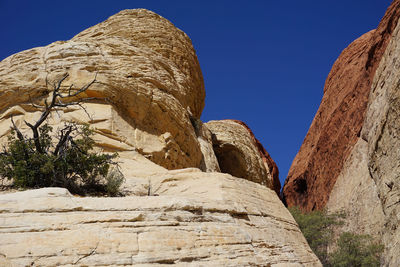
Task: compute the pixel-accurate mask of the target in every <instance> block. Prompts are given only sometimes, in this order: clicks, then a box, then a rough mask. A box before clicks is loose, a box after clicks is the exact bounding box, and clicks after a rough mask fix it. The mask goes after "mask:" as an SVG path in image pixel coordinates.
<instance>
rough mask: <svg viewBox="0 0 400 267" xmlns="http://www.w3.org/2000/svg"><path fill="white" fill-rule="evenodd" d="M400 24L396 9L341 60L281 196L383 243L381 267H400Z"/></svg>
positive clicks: (396, 3) (399, 9)
mask: <svg viewBox="0 0 400 267" xmlns="http://www.w3.org/2000/svg"><path fill="white" fill-rule="evenodd" d="M399 16H400V1H393V3H392V4H391V6H390V7H389V9H388V11H387V12H386V15H385V17H384V18H383V19H382V21H381V23H380V24H379V27H378V29H377V30H375V31H371V32H369V33H367V34H365V35H364V36H362V37H360V38H359V39H358V40H356V41H355V42H354V43H353V44H351V45H350V46H349V47H348V48H347V49H345V50H344V51H343V53H342V54H341V56H340V57H339V59H338V60H337V62H336V63H335V65H334V66H333V69H332V71H331V73H330V74H329V76H328V79H327V82H326V87H325V91H324V97H323V100H322V103H321V106H320V109H319V111H318V113H317V115H316V117H315V118H314V121H313V124H312V125H311V127H310V130H309V133H308V134H307V136H306V138H305V140H304V143H303V145H302V147H301V149H300V151H299V154H298V155H297V156H296V158H295V160H294V162H293V164H292V167H291V170H290V172H289V176H288V179H287V180H286V182H285V186H284V190H283V192H284V198H285V200H286V203H287V204H288V205H300V207H302V208H303V209H304V210H311V209H320V208H326V209H327V210H328V211H329V212H335V211H345V212H346V213H347V218H346V220H345V224H344V225H343V226H341V227H340V229H337V230H338V232H343V231H350V232H355V233H360V234H370V235H372V236H373V237H375V238H376V239H377V240H381V241H382V243H383V244H384V246H385V252H384V256H383V262H382V265H383V266H399V265H400V257H399V255H400V246H399V243H400V231H399V230H398V225H399V223H400V219H399V214H400V198H399V196H400V191H399V188H400V186H399V183H400V175H399V173H400V172H399V171H400V170H399V163H398V159H399V154H398V148H399V145H400V144H399V140H398V136H399V129H400V127H399V126H398V124H399V123H398V121H399V119H400V118H399V117H398V114H399V105H400V103H399V101H398V99H399V96H400V95H399V87H398V84H399V77H400V71H399V63H398V58H399V55H400V50H399V47H398V46H399V45H398V44H399V42H400V32H399V27H400V26H399V23H398V18H399ZM332 82H335V86H332ZM333 88H336V89H335V90H333V91H332V89H333ZM335 92H336V94H337V95H335ZM338 96H339V97H338ZM343 96H344V97H343ZM328 111H329V112H330V114H328V113H327V112H328Z"/></svg>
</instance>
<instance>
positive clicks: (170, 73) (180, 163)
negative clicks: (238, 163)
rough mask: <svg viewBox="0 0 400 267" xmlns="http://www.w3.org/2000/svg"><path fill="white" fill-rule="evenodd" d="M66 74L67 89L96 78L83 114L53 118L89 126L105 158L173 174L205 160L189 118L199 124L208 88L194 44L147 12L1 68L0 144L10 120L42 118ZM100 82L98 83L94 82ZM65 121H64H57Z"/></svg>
mask: <svg viewBox="0 0 400 267" xmlns="http://www.w3.org/2000/svg"><path fill="white" fill-rule="evenodd" d="M65 73H68V74H69V77H68V79H67V80H66V81H65V82H64V83H63V85H64V87H65V88H68V87H69V86H70V85H73V87H74V88H80V87H82V86H84V85H86V84H88V83H89V82H91V81H93V79H94V78H95V77H96V82H95V83H94V84H93V85H92V86H91V87H90V88H89V89H88V90H87V91H86V94H81V97H96V100H93V101H91V102H90V103H87V110H88V111H89V114H90V115H91V117H90V118H89V117H88V116H87V115H86V114H85V113H84V112H83V111H82V110H81V109H79V108H78V109H76V110H70V109H69V110H65V111H64V113H65V114H62V116H58V115H57V114H54V115H53V120H54V121H53V123H54V125H56V127H57V126H58V125H59V124H60V123H61V124H62V123H63V122H65V121H75V122H79V123H89V124H90V125H91V126H92V128H94V129H95V130H96V133H97V134H98V135H97V137H96V139H97V140H98V142H97V143H98V145H99V146H100V147H102V148H103V149H104V150H105V151H117V152H119V153H120V154H121V156H122V157H124V152H127V151H128V152H129V151H139V152H140V153H141V154H143V155H146V156H147V157H148V158H149V159H151V160H152V161H153V162H155V163H157V164H159V165H161V166H164V167H166V168H168V169H177V168H184V167H199V166H200V164H201V161H202V153H201V149H200V145H199V143H198V141H197V136H196V134H195V132H194V129H193V126H192V124H191V122H190V117H194V118H199V117H200V114H201V111H202V109H203V106H204V98H205V91H204V84H203V78H202V74H201V70H200V66H199V63H198V61H197V57H196V54H195V51H194V48H193V46H192V44H191V41H190V39H189V37H188V36H187V35H186V34H185V33H183V32H182V31H180V30H179V29H177V28H175V26H174V25H173V24H172V23H171V22H169V21H168V20H166V19H164V18H162V17H161V16H159V15H157V14H155V13H153V12H151V11H148V10H144V9H137V10H124V11H121V12H120V13H118V14H116V15H114V16H112V17H110V18H109V19H108V20H106V21H105V22H103V23H100V24H98V25H95V26H93V27H91V28H89V29H87V30H85V31H83V32H82V33H80V34H78V35H77V36H75V37H74V38H72V39H71V40H70V41H65V42H55V43H52V44H50V45H48V46H46V47H38V48H33V49H30V50H26V51H23V52H20V53H18V54H15V55H12V56H10V57H8V58H6V59H4V60H3V61H2V62H1V63H0V110H1V112H2V114H3V115H2V117H1V120H0V129H1V132H0V136H4V135H6V134H7V133H9V124H10V118H9V117H10V116H11V115H13V116H14V119H15V120H16V121H17V124H18V125H20V126H23V125H24V123H23V120H24V119H26V120H33V119H34V118H35V117H36V116H38V115H39V114H40V112H39V111H38V110H37V109H36V108H34V107H32V106H31V105H30V102H35V103H43V101H44V99H45V97H47V96H48V92H49V90H51V89H52V86H51V85H52V83H53V82H55V81H57V80H59V79H60V78H61V77H62V76H63V75H64V74H65ZM96 75H97V76H96ZM60 117H61V119H60Z"/></svg>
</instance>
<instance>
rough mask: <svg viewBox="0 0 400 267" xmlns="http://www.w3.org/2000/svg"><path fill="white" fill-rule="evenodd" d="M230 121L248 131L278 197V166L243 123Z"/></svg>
mask: <svg viewBox="0 0 400 267" xmlns="http://www.w3.org/2000/svg"><path fill="white" fill-rule="evenodd" d="M231 121H234V122H236V123H238V124H240V125H242V126H243V127H245V128H246V129H247V130H248V131H249V133H250V135H251V137H252V139H253V143H254V145H255V146H256V147H257V149H258V151H259V152H260V156H261V158H262V159H263V162H264V163H265V164H266V165H267V166H268V169H269V172H270V173H271V175H272V181H273V189H274V191H275V192H276V193H277V194H278V196H279V195H280V191H281V182H280V181H279V170H278V166H277V165H276V163H275V161H274V160H273V159H272V158H271V156H270V155H269V153H268V152H267V151H266V150H265V148H264V146H263V145H262V144H261V143H260V141H258V139H257V138H256V137H255V136H254V134H253V132H252V131H251V129H250V127H249V126H247V124H246V123H244V122H243V121H239V120H231Z"/></svg>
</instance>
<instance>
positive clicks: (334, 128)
mask: <svg viewBox="0 0 400 267" xmlns="http://www.w3.org/2000/svg"><path fill="white" fill-rule="evenodd" d="M399 17H400V1H397V0H396V1H393V3H392V4H391V6H390V7H389V8H388V10H387V12H386V14H385V16H384V17H383V19H382V21H381V22H380V24H379V26H378V28H377V29H376V30H373V31H370V32H368V33H366V34H364V35H363V36H361V37H360V38H358V39H357V40H355V41H354V42H353V43H351V44H350V45H349V46H348V47H347V48H346V49H344V50H343V52H342V53H341V55H340V56H339V58H338V59H337V60H336V62H335V64H334V65H333V67H332V70H331V72H330V73H329V75H328V77H327V79H326V82H325V87H324V95H323V98H322V101H321V104H320V107H319V109H318V111H317V114H316V115H315V117H314V120H313V122H312V124H311V126H310V129H309V131H308V133H307V135H306V137H305V139H304V141H303V144H302V146H301V148H300V150H299V152H298V154H297V155H296V157H295V159H294V160H293V163H292V166H291V168H290V170H289V174H288V177H287V179H286V181H285V185H284V188H283V196H284V199H285V201H286V203H287V205H289V206H293V205H297V206H300V207H301V208H302V209H304V210H308V211H309V210H312V209H321V208H323V207H325V205H326V203H327V201H328V199H329V196H330V192H331V190H332V189H333V187H334V185H335V183H336V180H337V178H338V176H339V175H340V173H341V172H342V169H343V166H344V164H345V162H346V159H347V158H348V157H349V155H350V154H351V151H352V149H353V148H354V146H355V145H356V143H357V142H358V139H359V138H360V132H361V129H362V127H363V124H364V120H365V114H366V110H367V105H368V97H369V94H370V91H371V86H372V82H373V79H374V76H375V73H376V69H377V68H378V66H379V63H380V62H381V59H382V56H383V54H384V53H385V51H386V47H387V45H388V43H389V42H390V40H391V38H392V35H393V32H394V29H395V27H396V25H397V22H398V19H399Z"/></svg>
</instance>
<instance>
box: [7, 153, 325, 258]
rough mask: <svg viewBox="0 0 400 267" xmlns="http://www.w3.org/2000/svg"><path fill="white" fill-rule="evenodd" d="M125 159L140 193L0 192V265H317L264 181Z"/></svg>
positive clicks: (44, 190) (41, 190)
mask: <svg viewBox="0 0 400 267" xmlns="http://www.w3.org/2000/svg"><path fill="white" fill-rule="evenodd" d="M134 162H136V163H137V164H140V166H141V170H140V172H141V174H140V175H144V176H145V177H147V180H145V179H142V186H150V188H151V190H149V191H150V196H148V195H147V194H146V196H141V197H140V196H128V197H124V198H88V197H86V198H80V197H74V196H71V195H70V194H69V193H68V191H66V190H65V189H61V188H45V189H39V190H31V191H26V192H18V193H12V194H5V195H0V210H1V212H0V217H1V221H2V224H1V226H2V230H1V232H0V253H1V254H0V263H2V266H4V265H5V266H7V265H6V264H10V265H11V264H14V265H16V266H28V265H29V266H67V265H68V266H71V265H74V264H75V265H81V266H95V265H96V266H98V265H99V266H107V265H135V266H138V265H141V264H143V265H146V266H147V265H152V264H154V265H156V264H175V265H177V266H252V265H253V266H321V265H320V263H319V261H318V259H317V258H316V257H315V255H313V254H312V252H311V250H310V248H309V247H308V244H307V243H306V241H305V239H304V237H303V235H302V233H301V232H300V230H299V229H298V227H297V224H296V223H295V221H294V220H293V218H292V216H291V215H290V213H289V212H288V211H287V209H285V208H284V206H283V204H282V203H281V201H280V200H279V198H278V196H277V195H276V194H275V192H273V191H272V190H270V189H268V188H266V187H265V186H261V185H259V184H256V183H253V182H249V181H246V180H244V179H238V178H235V177H232V176H230V175H228V174H220V173H213V174H210V173H204V172H200V171H199V170H198V169H184V170H174V171H167V170H165V169H158V170H154V168H153V166H151V165H150V166H149V165H148V164H151V163H149V161H148V160H147V159H144V158H141V156H140V155H138V157H137V158H136V159H135V160H134ZM146 162H147V163H148V164H147V163H146ZM147 167H149V168H147ZM138 175H139V174H138ZM140 175H139V176H140ZM138 181H139V180H137V182H136V183H135V184H131V185H136V187H140V183H139V182H138ZM130 188H133V187H130ZM4 256H6V257H4Z"/></svg>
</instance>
